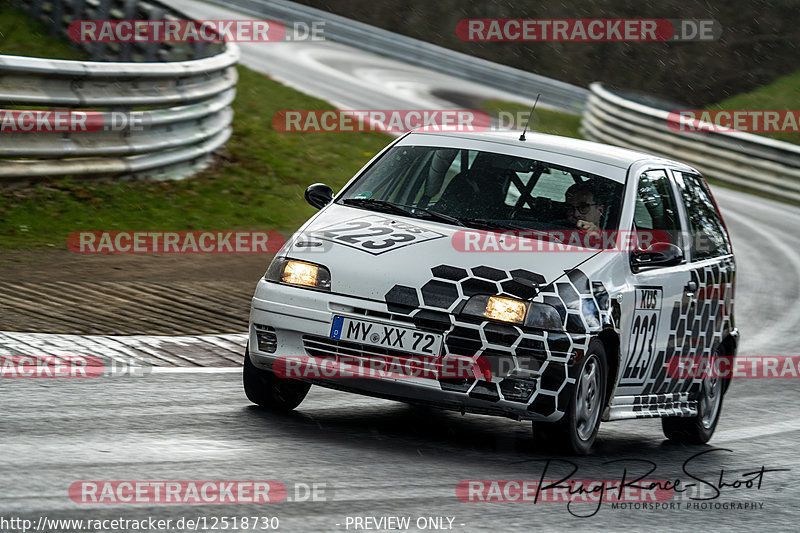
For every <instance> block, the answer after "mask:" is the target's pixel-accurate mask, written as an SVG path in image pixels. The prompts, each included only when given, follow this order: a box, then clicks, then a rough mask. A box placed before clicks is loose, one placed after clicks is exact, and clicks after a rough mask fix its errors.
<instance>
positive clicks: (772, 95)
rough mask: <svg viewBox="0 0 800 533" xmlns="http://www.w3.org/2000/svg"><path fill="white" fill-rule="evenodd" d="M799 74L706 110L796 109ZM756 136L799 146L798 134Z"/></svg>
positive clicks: (799, 87) (771, 133)
mask: <svg viewBox="0 0 800 533" xmlns="http://www.w3.org/2000/svg"><path fill="white" fill-rule="evenodd" d="M798 105H800V72H795V73H794V74H790V75H789V76H784V77H782V78H779V79H777V80H775V81H774V82H773V83H770V84H769V85H764V86H763V87H759V88H758V89H756V90H754V91H751V92H749V93H742V94H737V95H736V96H732V97H730V98H728V99H726V100H723V101H721V102H719V103H718V104H715V105H713V106H709V107H708V109H795V110H796V109H798ZM754 133H757V134H758V135H763V136H765V137H771V138H773V139H778V140H779V141H786V142H790V143H794V144H800V133H796V132H789V131H777V132H754Z"/></svg>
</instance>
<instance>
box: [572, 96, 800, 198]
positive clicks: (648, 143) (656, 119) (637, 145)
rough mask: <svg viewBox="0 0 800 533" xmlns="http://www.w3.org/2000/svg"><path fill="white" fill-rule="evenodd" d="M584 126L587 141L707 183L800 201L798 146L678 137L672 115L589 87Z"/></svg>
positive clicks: (703, 135) (731, 136) (732, 137)
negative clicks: (669, 165) (676, 164)
mask: <svg viewBox="0 0 800 533" xmlns="http://www.w3.org/2000/svg"><path fill="white" fill-rule="evenodd" d="M590 90H591V96H590V97H589V100H588V102H587V105H586V110H585V111H584V114H583V119H582V121H581V134H582V135H583V136H584V137H586V138H587V139H591V140H594V141H598V142H604V143H608V144H614V145H617V146H622V147H625V148H632V149H634V150H641V151H644V152H649V153H652V154H657V155H661V156H663V157H667V158H670V159H676V160H678V161H683V162H685V163H687V164H690V165H692V166H693V167H695V168H697V169H698V170H699V171H701V172H702V173H703V174H704V175H705V176H706V177H709V178H712V179H716V180H719V181H722V182H725V183H729V184H731V185H736V186H739V187H742V188H746V189H749V190H751V191H759V192H763V193H769V194H773V195H777V196H780V197H783V198H787V199H791V200H794V201H800V146H798V145H795V144H791V143H787V142H781V141H777V140H775V139H770V138H767V137H762V136H759V135H753V134H751V133H743V132H735V133H729V132H706V131H704V132H680V131H674V130H672V129H670V127H669V125H668V122H667V120H668V118H669V116H670V112H669V111H667V110H664V109H657V108H654V107H650V106H646V105H643V104H640V103H637V102H634V101H631V100H629V99H626V98H624V97H622V96H620V95H618V94H615V93H613V92H611V91H609V90H608V89H605V88H604V87H603V86H602V85H601V84H599V83H593V84H592V85H591V86H590Z"/></svg>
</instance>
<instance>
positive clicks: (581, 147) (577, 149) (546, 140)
mask: <svg viewBox="0 0 800 533" xmlns="http://www.w3.org/2000/svg"><path fill="white" fill-rule="evenodd" d="M520 133H521V132H520V131H512V130H507V131H490V132H437V131H420V130H415V131H412V132H410V133H409V136H412V135H426V136H438V137H447V138H456V139H469V140H476V141H486V142H492V143H496V144H505V145H513V146H521V145H524V146H525V147H528V148H530V149H531V150H538V151H546V152H553V153H557V154H563V155H566V156H570V157H578V158H581V159H588V160H590V161H596V162H598V163H604V164H606V165H611V166H615V167H619V168H624V169H627V168H629V167H630V166H631V165H632V164H634V163H636V162H637V161H643V160H646V161H652V162H658V163H660V164H665V165H669V166H674V167H682V168H685V169H690V168H691V167H689V166H688V165H686V164H685V163H680V162H678V161H673V160H670V159H665V158H663V157H658V156H655V155H652V154H648V153H645V152H638V151H636V150H629V149H627V148H620V147H618V146H612V145H610V144H603V143H597V142H592V141H584V140H581V139H573V138H571V137H562V136H560V135H548V134H546V133H536V132H528V133H526V134H525V140H524V141H520V140H519V136H520Z"/></svg>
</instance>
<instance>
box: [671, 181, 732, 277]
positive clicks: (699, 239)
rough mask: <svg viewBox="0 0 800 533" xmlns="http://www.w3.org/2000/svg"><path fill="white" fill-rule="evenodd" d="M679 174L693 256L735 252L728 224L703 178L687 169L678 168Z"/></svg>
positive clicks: (700, 257)
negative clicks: (723, 223)
mask: <svg viewBox="0 0 800 533" xmlns="http://www.w3.org/2000/svg"><path fill="white" fill-rule="evenodd" d="M675 175H676V176H677V177H678V185H679V187H680V191H681V197H682V199H683V204H684V205H685V206H686V215H687V218H688V220H689V233H690V235H691V241H692V242H691V248H692V260H693V261H702V260H704V259H710V258H712V257H719V256H721V255H728V254H729V253H731V245H730V241H729V240H728V234H727V233H726V232H725V226H723V225H722V220H721V219H720V217H719V213H717V208H716V206H714V201H713V200H712V199H711V193H710V192H709V191H708V189H707V188H706V184H705V182H704V181H703V179H702V178H701V177H700V176H697V175H696V174H688V173H685V172H675Z"/></svg>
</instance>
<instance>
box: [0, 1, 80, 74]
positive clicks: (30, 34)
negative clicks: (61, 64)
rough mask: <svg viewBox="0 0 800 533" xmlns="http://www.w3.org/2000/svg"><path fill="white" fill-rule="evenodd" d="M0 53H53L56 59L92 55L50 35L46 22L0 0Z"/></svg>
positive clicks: (39, 54)
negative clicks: (35, 18)
mask: <svg viewBox="0 0 800 533" xmlns="http://www.w3.org/2000/svg"><path fill="white" fill-rule="evenodd" d="M0 54H3V55H12V56H29V57H50V58H55V59H78V60H85V59H89V56H88V55H87V54H86V53H85V52H83V51H82V50H80V49H78V48H74V47H72V46H71V45H70V44H69V43H68V42H66V41H63V40H62V39H60V38H58V37H53V36H52V35H50V31H49V30H48V29H47V26H45V25H44V23H42V22H39V21H38V20H34V19H32V18H31V17H30V16H28V14H27V13H25V12H24V11H21V10H19V9H17V8H15V7H11V6H9V5H8V4H7V3H6V2H3V1H2V0H0Z"/></svg>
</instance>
